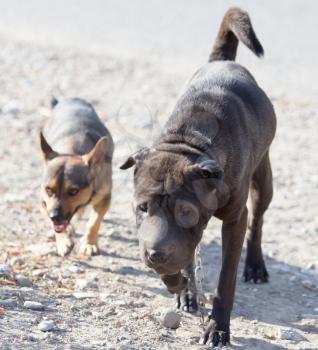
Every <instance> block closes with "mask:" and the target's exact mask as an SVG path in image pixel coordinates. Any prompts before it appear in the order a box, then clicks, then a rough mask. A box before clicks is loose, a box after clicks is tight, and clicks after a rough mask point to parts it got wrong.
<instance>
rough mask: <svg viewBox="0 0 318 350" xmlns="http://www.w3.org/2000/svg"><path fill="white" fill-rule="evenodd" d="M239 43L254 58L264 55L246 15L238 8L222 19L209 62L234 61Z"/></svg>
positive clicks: (233, 8) (227, 13)
mask: <svg viewBox="0 0 318 350" xmlns="http://www.w3.org/2000/svg"><path fill="white" fill-rule="evenodd" d="M239 41H241V42H242V43H243V44H244V45H246V46H247V47H248V48H249V49H250V50H252V51H253V52H254V53H255V55H256V56H258V57H260V56H263V55H264V49H263V47H262V45H261V43H260V42H259V41H258V39H257V37H256V34H255V32H254V30H253V27H252V23H251V21H250V18H249V16H248V13H247V12H245V11H242V10H241V9H240V8H238V7H232V8H230V9H228V10H227V11H226V13H225V15H224V17H223V20H222V23H221V27H220V29H219V33H218V35H217V37H216V40H215V44H214V46H213V50H212V53H211V55H210V57H209V62H212V61H223V60H229V61H234V60H235V57H236V51H237V46H238V42H239Z"/></svg>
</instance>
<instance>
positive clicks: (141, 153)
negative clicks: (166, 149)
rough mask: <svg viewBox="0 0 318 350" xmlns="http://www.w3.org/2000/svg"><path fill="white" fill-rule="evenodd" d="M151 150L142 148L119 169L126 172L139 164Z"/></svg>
mask: <svg viewBox="0 0 318 350" xmlns="http://www.w3.org/2000/svg"><path fill="white" fill-rule="evenodd" d="M150 152H151V150H150V149H149V148H148V147H144V148H141V149H140V150H139V151H137V152H136V153H134V154H132V155H131V156H130V157H128V158H127V160H126V161H125V162H124V163H123V164H122V165H121V166H120V167H119V169H122V170H126V169H129V168H131V167H132V166H134V165H135V164H136V163H137V162H140V161H141V160H143V159H144V158H145V157H146V156H147V155H148V154H149V153H150Z"/></svg>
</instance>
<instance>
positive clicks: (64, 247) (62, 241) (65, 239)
mask: <svg viewBox="0 0 318 350" xmlns="http://www.w3.org/2000/svg"><path fill="white" fill-rule="evenodd" d="M55 237H56V250H57V254H58V255H60V256H66V255H68V254H69V253H70V252H71V251H72V249H73V247H74V242H73V240H72V238H71V237H70V235H68V234H64V233H59V234H57V235H56V236H55Z"/></svg>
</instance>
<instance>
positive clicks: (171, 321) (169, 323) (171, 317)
mask: <svg viewBox="0 0 318 350" xmlns="http://www.w3.org/2000/svg"><path fill="white" fill-rule="evenodd" d="M180 322H181V314H180V313H179V312H177V311H175V310H173V309H167V310H165V311H163V312H162V314H161V323H162V325H163V326H165V327H167V328H172V329H176V328H178V327H179V326H180Z"/></svg>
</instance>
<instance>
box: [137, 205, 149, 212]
mask: <svg viewBox="0 0 318 350" xmlns="http://www.w3.org/2000/svg"><path fill="white" fill-rule="evenodd" d="M137 209H138V210H140V211H142V212H143V213H147V211H148V205H147V203H142V204H139V205H138V207H137Z"/></svg>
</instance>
